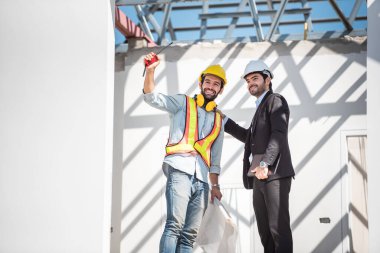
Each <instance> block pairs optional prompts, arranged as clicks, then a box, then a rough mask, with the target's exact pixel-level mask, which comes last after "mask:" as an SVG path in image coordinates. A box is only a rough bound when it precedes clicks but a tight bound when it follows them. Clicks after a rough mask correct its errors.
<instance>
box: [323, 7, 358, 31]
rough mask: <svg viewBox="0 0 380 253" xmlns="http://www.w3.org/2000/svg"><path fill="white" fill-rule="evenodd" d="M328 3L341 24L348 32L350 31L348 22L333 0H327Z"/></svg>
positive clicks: (350, 27) (350, 26)
mask: <svg viewBox="0 0 380 253" xmlns="http://www.w3.org/2000/svg"><path fill="white" fill-rule="evenodd" d="M329 2H330V4H331V6H332V7H333V9H334V11H335V12H336V14H338V17H339V18H340V20H341V21H342V22H343V25H344V26H345V27H346V29H347V30H348V31H352V30H353V28H352V25H351V24H350V22H348V20H347V18H346V17H345V16H344V14H343V12H342V10H341V9H340V8H339V6H338V4H337V3H336V2H335V0H329Z"/></svg>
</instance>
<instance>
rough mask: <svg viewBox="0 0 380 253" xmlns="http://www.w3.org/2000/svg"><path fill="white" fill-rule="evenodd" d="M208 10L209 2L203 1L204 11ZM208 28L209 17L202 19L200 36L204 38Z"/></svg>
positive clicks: (204, 12)
mask: <svg viewBox="0 0 380 253" xmlns="http://www.w3.org/2000/svg"><path fill="white" fill-rule="evenodd" d="M207 12H208V2H203V8H202V13H203V14H206V13H207ZM206 29H207V19H205V18H204V19H202V20H201V29H200V34H199V38H201V39H203V38H204V36H205V35H206Z"/></svg>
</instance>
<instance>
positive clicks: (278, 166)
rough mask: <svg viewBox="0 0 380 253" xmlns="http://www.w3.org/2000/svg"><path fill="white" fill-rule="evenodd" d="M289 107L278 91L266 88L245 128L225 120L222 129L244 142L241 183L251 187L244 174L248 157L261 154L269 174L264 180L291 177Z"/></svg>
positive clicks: (248, 178)
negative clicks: (266, 90)
mask: <svg viewBox="0 0 380 253" xmlns="http://www.w3.org/2000/svg"><path fill="white" fill-rule="evenodd" d="M288 123H289V106H288V103H287V102H286V100H285V98H284V97H283V96H281V95H280V94H277V93H273V92H272V91H268V92H267V94H265V96H264V98H263V100H262V101H261V103H260V105H259V107H258V108H257V110H256V113H255V115H254V117H253V119H252V122H251V125H250V127H249V128H248V129H245V128H243V127H241V126H239V125H238V124H236V123H235V122H234V121H233V120H232V119H228V120H227V122H226V124H225V126H224V131H225V132H227V133H229V134H231V135H232V136H233V137H235V138H236V139H238V140H240V141H242V142H244V143H245V146H244V159H243V183H244V187H245V188H247V189H252V188H253V182H254V180H253V177H247V172H248V170H249V167H250V162H249V157H250V156H251V154H252V155H255V154H264V157H263V158H262V160H263V161H264V162H266V163H267V164H269V166H268V167H269V170H270V171H271V172H272V175H270V176H269V178H268V179H267V181H270V180H274V179H278V178H284V177H291V176H294V174H295V173H294V169H293V165H292V159H291V155H290V150H289V143H288Z"/></svg>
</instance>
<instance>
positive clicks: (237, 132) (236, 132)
mask: <svg viewBox="0 0 380 253" xmlns="http://www.w3.org/2000/svg"><path fill="white" fill-rule="evenodd" d="M224 131H225V132H227V133H229V134H230V135H232V136H233V137H235V138H236V139H238V140H239V141H241V142H243V143H245V141H246V139H247V135H248V134H249V128H248V129H245V128H244V127H241V126H239V125H238V124H237V123H236V122H235V121H233V120H232V119H230V118H228V119H227V122H226V123H225V125H224Z"/></svg>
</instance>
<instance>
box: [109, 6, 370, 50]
mask: <svg viewBox="0 0 380 253" xmlns="http://www.w3.org/2000/svg"><path fill="white" fill-rule="evenodd" d="M220 2H221V1H210V2H209V3H210V4H213V3H216V4H217V3H220ZM223 2H234V3H236V2H240V1H239V0H226V1H223ZM336 2H337V4H338V5H339V7H340V8H341V10H342V11H343V13H344V14H345V16H346V17H348V16H349V15H350V13H351V10H352V7H353V5H354V2H355V0H336ZM201 3H202V1H196V2H185V3H174V4H172V6H183V5H194V4H195V5H199V4H201ZM308 4H309V7H311V8H312V14H311V19H312V20H313V19H321V18H337V17H338V15H337V14H336V13H335V11H334V9H333V8H332V6H331V5H330V3H329V2H328V1H327V0H326V1H315V2H309V3H308ZM276 6H278V4H277V5H275V8H276ZM257 7H258V9H259V10H266V9H267V6H266V5H258V6H257ZM119 8H120V9H121V10H122V11H123V12H124V13H125V14H126V16H127V17H129V18H130V19H131V20H132V21H133V22H135V24H139V19H138V17H137V15H136V11H135V7H134V6H120V7H119ZM291 8H301V4H300V3H288V4H287V6H286V9H291ZM244 10H245V11H249V9H248V7H247V8H246V9H244ZM221 11H223V12H233V11H236V7H233V8H227V7H224V8H219V9H217V8H213V9H209V13H213V12H221ZM199 14H201V9H199V10H176V11H172V13H171V21H172V23H173V26H174V27H191V26H199V25H200V23H201V20H200V19H199ZM154 15H155V18H156V19H157V21H158V23H159V24H162V19H163V13H162V12H157V13H155V14H154ZM366 15H367V6H366V2H365V1H364V0H363V1H362V3H361V4H360V9H359V12H358V16H366ZM184 17H186V18H184ZM294 19H296V20H303V15H302V14H297V15H283V16H282V18H281V20H280V21H285V20H294ZM260 21H261V22H269V21H270V17H268V16H260ZM230 22H231V18H228V19H209V20H208V23H207V24H208V25H225V24H229V23H230ZM248 23H252V19H251V18H248V17H244V18H239V21H238V24H248ZM353 27H354V29H358V30H362V29H366V28H367V21H355V22H354V24H353ZM268 30H269V27H263V33H264V36H265V34H267V33H268ZM344 30H345V28H344V26H343V24H342V22H335V23H323V24H313V31H314V32H326V31H344ZM280 32H281V33H287V34H303V25H291V26H290V25H289V26H281V27H280ZM224 34H225V30H209V31H207V32H206V36H205V39H223V38H224ZM153 36H154V39H155V40H156V39H157V34H155V33H153ZM176 36H177V41H193V40H197V39H199V31H187V32H176ZM232 36H233V37H249V36H256V30H255V28H254V27H253V25H252V28H239V29H235V30H234V33H233V35H232ZM166 38H167V39H168V41H169V42H170V41H171V37H170V35H169V34H168V33H167V34H166ZM124 41H125V38H124V36H123V35H122V34H121V33H120V32H119V31H118V30H117V29H115V44H116V45H117V44H120V43H123V42H124Z"/></svg>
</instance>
